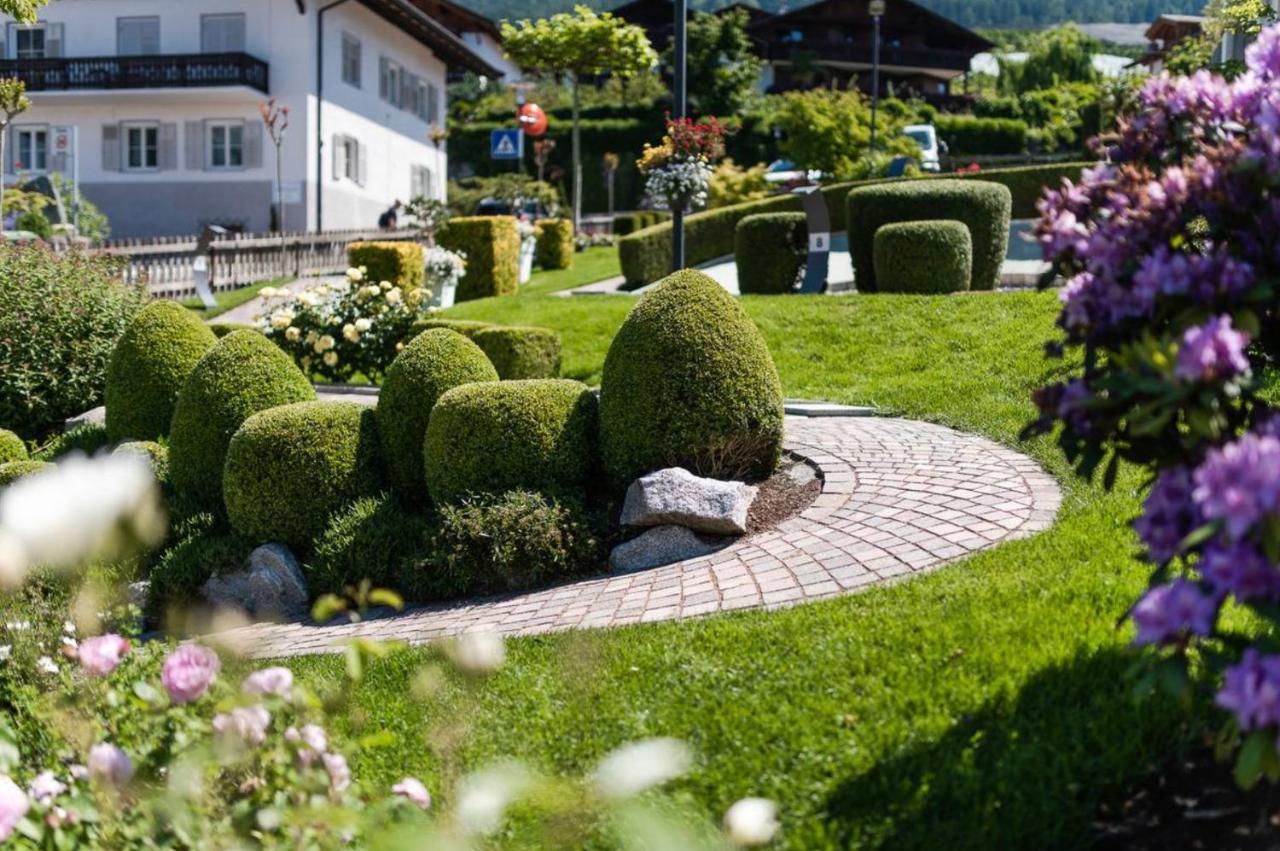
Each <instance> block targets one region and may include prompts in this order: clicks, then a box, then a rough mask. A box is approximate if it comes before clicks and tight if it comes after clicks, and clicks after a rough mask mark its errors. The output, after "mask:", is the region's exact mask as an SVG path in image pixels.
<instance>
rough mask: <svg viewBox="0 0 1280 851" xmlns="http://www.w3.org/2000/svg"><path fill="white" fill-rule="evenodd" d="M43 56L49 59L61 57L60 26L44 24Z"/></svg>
mask: <svg viewBox="0 0 1280 851" xmlns="http://www.w3.org/2000/svg"><path fill="white" fill-rule="evenodd" d="M44 55H45V56H47V57H49V58H51V59H57V58H58V57H60V56H62V24H45V27H44Z"/></svg>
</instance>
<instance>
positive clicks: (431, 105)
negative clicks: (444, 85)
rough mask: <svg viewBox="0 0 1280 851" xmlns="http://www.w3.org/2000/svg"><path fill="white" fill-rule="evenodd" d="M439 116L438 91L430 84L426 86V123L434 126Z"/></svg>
mask: <svg viewBox="0 0 1280 851" xmlns="http://www.w3.org/2000/svg"><path fill="white" fill-rule="evenodd" d="M439 116H440V90H439V89H437V88H436V87H435V84H434V83H432V84H430V85H429V86H427V121H428V122H429V123H431V124H435V123H436V121H437V120H439Z"/></svg>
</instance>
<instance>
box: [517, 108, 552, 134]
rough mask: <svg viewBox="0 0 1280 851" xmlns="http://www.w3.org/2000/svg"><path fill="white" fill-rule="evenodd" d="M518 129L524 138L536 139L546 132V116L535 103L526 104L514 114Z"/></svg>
mask: <svg viewBox="0 0 1280 851" xmlns="http://www.w3.org/2000/svg"><path fill="white" fill-rule="evenodd" d="M516 118H517V119H518V120H519V122H520V129H521V130H523V131H524V134H525V135H526V136H533V137H535V138H536V137H538V136H541V135H542V134H543V133H546V132H547V114H546V113H545V112H543V111H542V107H540V106H538V105H537V104H536V103H526V104H524V105H523V106H521V107H520V109H519V110H518V111H517V112H516Z"/></svg>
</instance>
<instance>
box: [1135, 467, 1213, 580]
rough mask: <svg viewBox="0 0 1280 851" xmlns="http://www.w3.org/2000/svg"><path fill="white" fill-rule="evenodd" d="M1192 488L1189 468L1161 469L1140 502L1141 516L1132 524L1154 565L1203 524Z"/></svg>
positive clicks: (1166, 556)
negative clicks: (1145, 496)
mask: <svg viewBox="0 0 1280 851" xmlns="http://www.w3.org/2000/svg"><path fill="white" fill-rule="evenodd" d="M1192 489H1193V485H1192V481H1191V471H1190V470H1189V469H1187V468H1186V467H1171V468H1170V469H1168V470H1165V471H1164V472H1163V473H1161V474H1160V476H1159V478H1157V479H1156V483H1155V484H1154V485H1153V486H1152V488H1151V493H1150V494H1148V495H1147V499H1146V501H1145V502H1143V503H1142V514H1141V516H1139V517H1138V519H1137V520H1135V521H1133V528H1134V530H1135V531H1136V532H1137V533H1138V537H1140V538H1141V539H1142V542H1143V543H1145V544H1146V545H1147V552H1148V554H1149V555H1150V557H1151V560H1152V561H1154V562H1156V563H1157V564H1164V563H1165V562H1167V561H1168V560H1169V559H1171V558H1173V557H1174V556H1175V555H1177V554H1178V545H1179V544H1181V543H1182V540H1183V539H1184V538H1186V537H1187V535H1189V534H1191V533H1192V532H1193V531H1195V529H1196V528H1197V527H1198V526H1200V525H1201V524H1202V523H1203V522H1204V519H1203V517H1201V515H1200V510H1199V509H1198V508H1197V506H1196V504H1195V501H1194V500H1193V499H1192V498H1191V493H1192Z"/></svg>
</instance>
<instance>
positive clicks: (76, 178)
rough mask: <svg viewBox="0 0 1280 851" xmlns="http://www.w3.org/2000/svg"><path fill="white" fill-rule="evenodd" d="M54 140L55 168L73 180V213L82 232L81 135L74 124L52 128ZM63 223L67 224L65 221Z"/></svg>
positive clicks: (72, 222) (76, 224) (77, 229)
mask: <svg viewBox="0 0 1280 851" xmlns="http://www.w3.org/2000/svg"><path fill="white" fill-rule="evenodd" d="M50 136H51V137H52V140H53V170H54V171H57V172H61V173H62V175H63V176H64V177H65V178H67V180H69V181H70V182H71V214H72V217H73V221H71V222H70V224H73V225H75V228H76V233H79V232H80V156H79V154H80V151H79V141H80V138H79V135H78V134H77V133H76V128H75V127H74V126H59V127H53V128H50ZM63 224H67V222H66V221H65V216H64V221H63Z"/></svg>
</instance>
